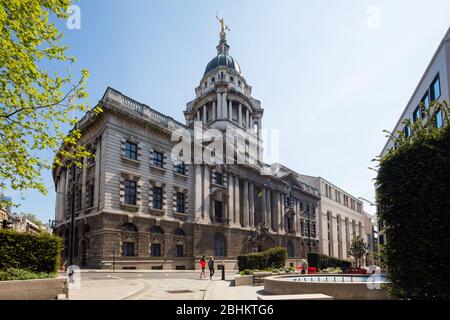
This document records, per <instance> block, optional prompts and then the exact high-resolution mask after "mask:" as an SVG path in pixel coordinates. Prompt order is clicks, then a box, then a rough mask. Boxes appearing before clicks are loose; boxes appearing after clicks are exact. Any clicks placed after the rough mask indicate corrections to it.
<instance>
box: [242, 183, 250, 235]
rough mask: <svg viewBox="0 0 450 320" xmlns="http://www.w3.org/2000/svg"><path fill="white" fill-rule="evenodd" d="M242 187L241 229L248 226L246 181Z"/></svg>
mask: <svg viewBox="0 0 450 320" xmlns="http://www.w3.org/2000/svg"><path fill="white" fill-rule="evenodd" d="M243 186H244V190H243V195H242V197H243V200H244V202H243V211H244V212H243V220H242V221H243V227H245V228H246V227H248V226H249V208H248V207H249V206H248V181H247V180H244V183H243Z"/></svg>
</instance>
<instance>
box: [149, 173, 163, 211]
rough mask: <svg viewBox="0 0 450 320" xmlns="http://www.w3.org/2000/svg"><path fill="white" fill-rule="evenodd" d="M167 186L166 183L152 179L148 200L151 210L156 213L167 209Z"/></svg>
mask: <svg viewBox="0 0 450 320" xmlns="http://www.w3.org/2000/svg"><path fill="white" fill-rule="evenodd" d="M165 187H166V185H165V184H164V183H162V182H160V181H152V180H150V183H149V196H148V201H149V207H150V211H151V212H153V213H155V214H162V211H165V210H167V194H166V191H165Z"/></svg>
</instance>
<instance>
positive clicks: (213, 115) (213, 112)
mask: <svg viewBox="0 0 450 320" xmlns="http://www.w3.org/2000/svg"><path fill="white" fill-rule="evenodd" d="M216 118H217V109H216V102H215V101H213V108H212V120H213V121H214V120H216Z"/></svg>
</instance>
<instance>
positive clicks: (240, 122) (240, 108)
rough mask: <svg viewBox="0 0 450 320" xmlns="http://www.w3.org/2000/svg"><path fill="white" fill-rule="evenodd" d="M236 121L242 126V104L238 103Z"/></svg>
mask: <svg viewBox="0 0 450 320" xmlns="http://www.w3.org/2000/svg"><path fill="white" fill-rule="evenodd" d="M238 112H239V113H238V123H239V125H240V126H242V104H240V103H239V110H238Z"/></svg>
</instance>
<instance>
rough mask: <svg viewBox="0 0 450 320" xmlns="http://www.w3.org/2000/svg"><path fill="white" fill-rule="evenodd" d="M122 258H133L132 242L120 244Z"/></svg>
mask: <svg viewBox="0 0 450 320" xmlns="http://www.w3.org/2000/svg"><path fill="white" fill-rule="evenodd" d="M122 256H124V257H133V256H134V242H124V243H123V244H122Z"/></svg>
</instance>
